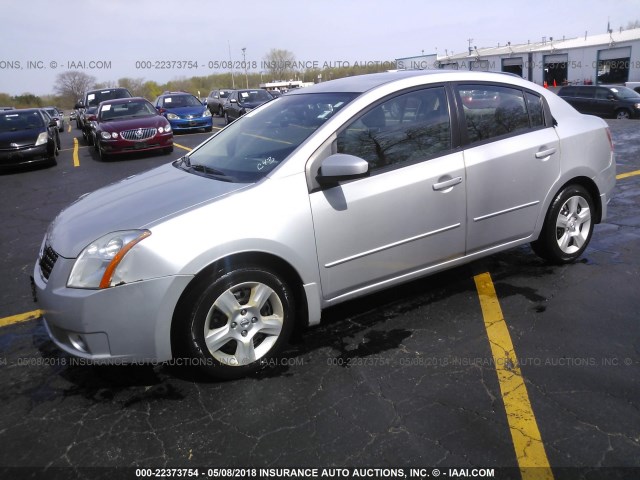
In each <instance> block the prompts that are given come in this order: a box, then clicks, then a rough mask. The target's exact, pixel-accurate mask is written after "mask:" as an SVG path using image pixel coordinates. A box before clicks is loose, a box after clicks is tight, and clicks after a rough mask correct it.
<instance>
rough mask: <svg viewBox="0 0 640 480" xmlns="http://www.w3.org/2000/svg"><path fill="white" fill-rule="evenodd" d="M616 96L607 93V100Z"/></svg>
mask: <svg viewBox="0 0 640 480" xmlns="http://www.w3.org/2000/svg"><path fill="white" fill-rule="evenodd" d="M615 99H616V96H615V95H614V94H613V93H607V100H615Z"/></svg>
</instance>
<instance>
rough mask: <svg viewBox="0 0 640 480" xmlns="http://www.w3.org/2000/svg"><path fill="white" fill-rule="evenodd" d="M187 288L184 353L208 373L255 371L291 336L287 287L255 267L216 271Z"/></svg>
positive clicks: (227, 374) (232, 374) (234, 375)
mask: <svg viewBox="0 0 640 480" xmlns="http://www.w3.org/2000/svg"><path fill="white" fill-rule="evenodd" d="M201 285H203V284H201ZM192 293H193V296H192V297H191V298H190V299H189V302H188V305H189V306H188V307H187V308H188V309H189V308H190V309H191V310H190V311H189V312H187V318H186V320H187V321H186V324H185V325H184V326H183V330H184V332H183V333H184V335H185V336H186V338H185V346H186V349H187V352H186V353H187V354H188V355H189V356H190V357H191V358H192V359H194V360H195V363H196V364H197V365H199V366H200V367H201V368H202V369H203V370H204V371H205V372H206V373H207V374H208V375H210V376H212V377H215V378H219V379H232V378H240V377H243V376H245V375H247V374H249V373H253V372H255V371H256V370H258V369H259V368H260V367H261V365H263V364H264V362H266V361H268V359H270V358H273V357H274V356H276V355H277V354H278V352H280V351H281V350H282V348H283V346H284V345H286V343H287V341H288V339H289V337H290V336H291V332H292V330H293V321H294V320H293V312H294V311H295V310H294V305H293V295H292V293H291V290H290V288H289V286H288V285H287V284H286V283H285V282H284V281H283V280H282V279H280V278H279V277H278V276H277V275H275V274H273V273H271V272H268V271H266V270H264V269H262V268H261V267H253V266H243V267H240V266H238V267H232V269H231V271H228V272H224V271H221V272H218V274H217V275H214V276H212V277H210V279H209V281H208V282H206V283H204V286H201V287H200V288H199V289H196V290H194V292H192ZM207 339H208V340H207Z"/></svg>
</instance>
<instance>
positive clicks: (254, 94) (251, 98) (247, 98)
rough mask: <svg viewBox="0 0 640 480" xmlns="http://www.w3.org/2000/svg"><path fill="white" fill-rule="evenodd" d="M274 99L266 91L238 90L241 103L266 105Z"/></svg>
mask: <svg viewBox="0 0 640 480" xmlns="http://www.w3.org/2000/svg"><path fill="white" fill-rule="evenodd" d="M272 99H273V97H272V96H271V95H270V94H269V93H268V92H267V91H266V90H260V89H259V90H238V102H239V103H264V102H268V101H269V100H272Z"/></svg>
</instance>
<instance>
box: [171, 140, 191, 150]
mask: <svg viewBox="0 0 640 480" xmlns="http://www.w3.org/2000/svg"><path fill="white" fill-rule="evenodd" d="M173 146H174V147H178V148H181V149H183V150H186V151H187V152H190V151H191V150H193V149H192V148H189V147H185V146H184V145H180V144H179V143H176V142H173Z"/></svg>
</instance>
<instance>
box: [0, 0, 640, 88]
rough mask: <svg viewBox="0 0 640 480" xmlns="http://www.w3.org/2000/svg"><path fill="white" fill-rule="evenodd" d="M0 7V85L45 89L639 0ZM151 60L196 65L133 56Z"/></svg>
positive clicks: (344, 50) (534, 24)
mask: <svg viewBox="0 0 640 480" xmlns="http://www.w3.org/2000/svg"><path fill="white" fill-rule="evenodd" d="M0 11H1V12H2V18H3V22H2V28H1V29H0V92H3V93H9V94H11V95H18V94H22V93H25V92H29V93H33V94H36V95H42V94H48V93H52V92H53V86H54V82H55V78H56V75H57V74H59V73H62V72H64V71H66V70H67V69H68V67H69V66H71V67H74V66H75V67H77V66H78V63H79V62H85V64H84V69H83V68H75V69H78V70H82V71H84V72H86V73H88V74H89V75H92V76H94V77H96V79H97V81H99V82H102V81H109V80H113V81H115V80H117V79H118V78H122V77H132V78H144V79H145V80H155V81H157V82H159V83H164V82H166V81H168V80H171V79H175V78H180V77H192V76H206V75H210V74H213V73H221V72H222V71H223V70H214V69H212V68H209V67H210V64H209V62H216V61H217V62H227V61H229V58H230V57H231V59H232V60H233V61H241V60H242V48H243V47H244V48H246V60H247V61H249V62H256V65H257V68H256V69H255V71H260V70H261V68H260V67H261V65H260V63H261V62H262V61H263V60H264V56H265V54H266V53H267V52H268V51H269V50H270V49H272V48H279V49H286V50H289V51H291V52H293V53H294V55H295V57H296V59H297V60H298V61H303V62H307V63H310V62H317V63H319V65H320V67H322V65H323V64H324V62H333V63H334V64H335V63H337V62H349V63H350V64H351V65H353V64H354V63H355V62H358V63H362V62H376V61H378V62H382V61H385V60H393V59H396V58H402V57H409V56H414V55H420V54H421V53H422V52H423V51H424V53H425V54H429V53H437V54H439V55H443V54H445V51H448V52H449V53H451V52H455V53H459V52H463V51H466V49H467V47H468V45H469V43H468V39H470V38H471V39H473V40H472V45H475V46H477V47H487V46H495V45H497V44H500V45H504V44H505V43H507V42H511V43H512V44H517V43H527V41H532V42H533V41H538V40H540V39H541V38H542V37H543V36H545V37H547V38H548V37H554V38H558V39H559V38H562V37H563V36H564V37H566V38H571V37H578V36H584V34H585V31H586V32H588V34H589V35H595V34H600V33H605V32H606V28H607V20H609V21H610V24H611V28H613V29H615V30H618V29H619V28H620V27H626V26H627V24H628V23H629V22H631V21H634V20H640V0H580V1H577V0H571V1H558V0H536V1H531V0H528V1H525V0H499V1H498V0H484V1H478V0H473V1H468V0H460V1H456V0H450V1H438V2H436V1H427V0H394V1H389V0H322V1H310V0H297V1H290V0H276V1H273V2H270V1H261V2H258V1H255V0H243V1H242V2H215V1H211V0H210V1H207V0H179V1H174V2H166V1H158V0H62V1H59V2H52V1H50V0H0ZM159 60H166V61H185V60H186V61H194V62H198V68H197V69H196V68H186V66H185V67H184V68H169V69H155V68H153V69H145V68H140V67H141V66H142V65H143V64H136V62H141V61H150V62H151V66H154V67H155V66H156V63H155V62H156V61H159ZM29 62H31V63H29ZM70 62H75V63H76V65H72V64H71V63H70ZM89 62H98V64H97V65H98V66H99V67H100V66H102V68H90V66H96V65H90V63H89ZM147 65H149V64H148V63H147ZM158 66H162V65H161V64H158ZM211 66H213V65H211ZM72 69H73V68H72ZM212 87H214V86H213V85H212ZM203 93H204V92H203Z"/></svg>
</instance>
